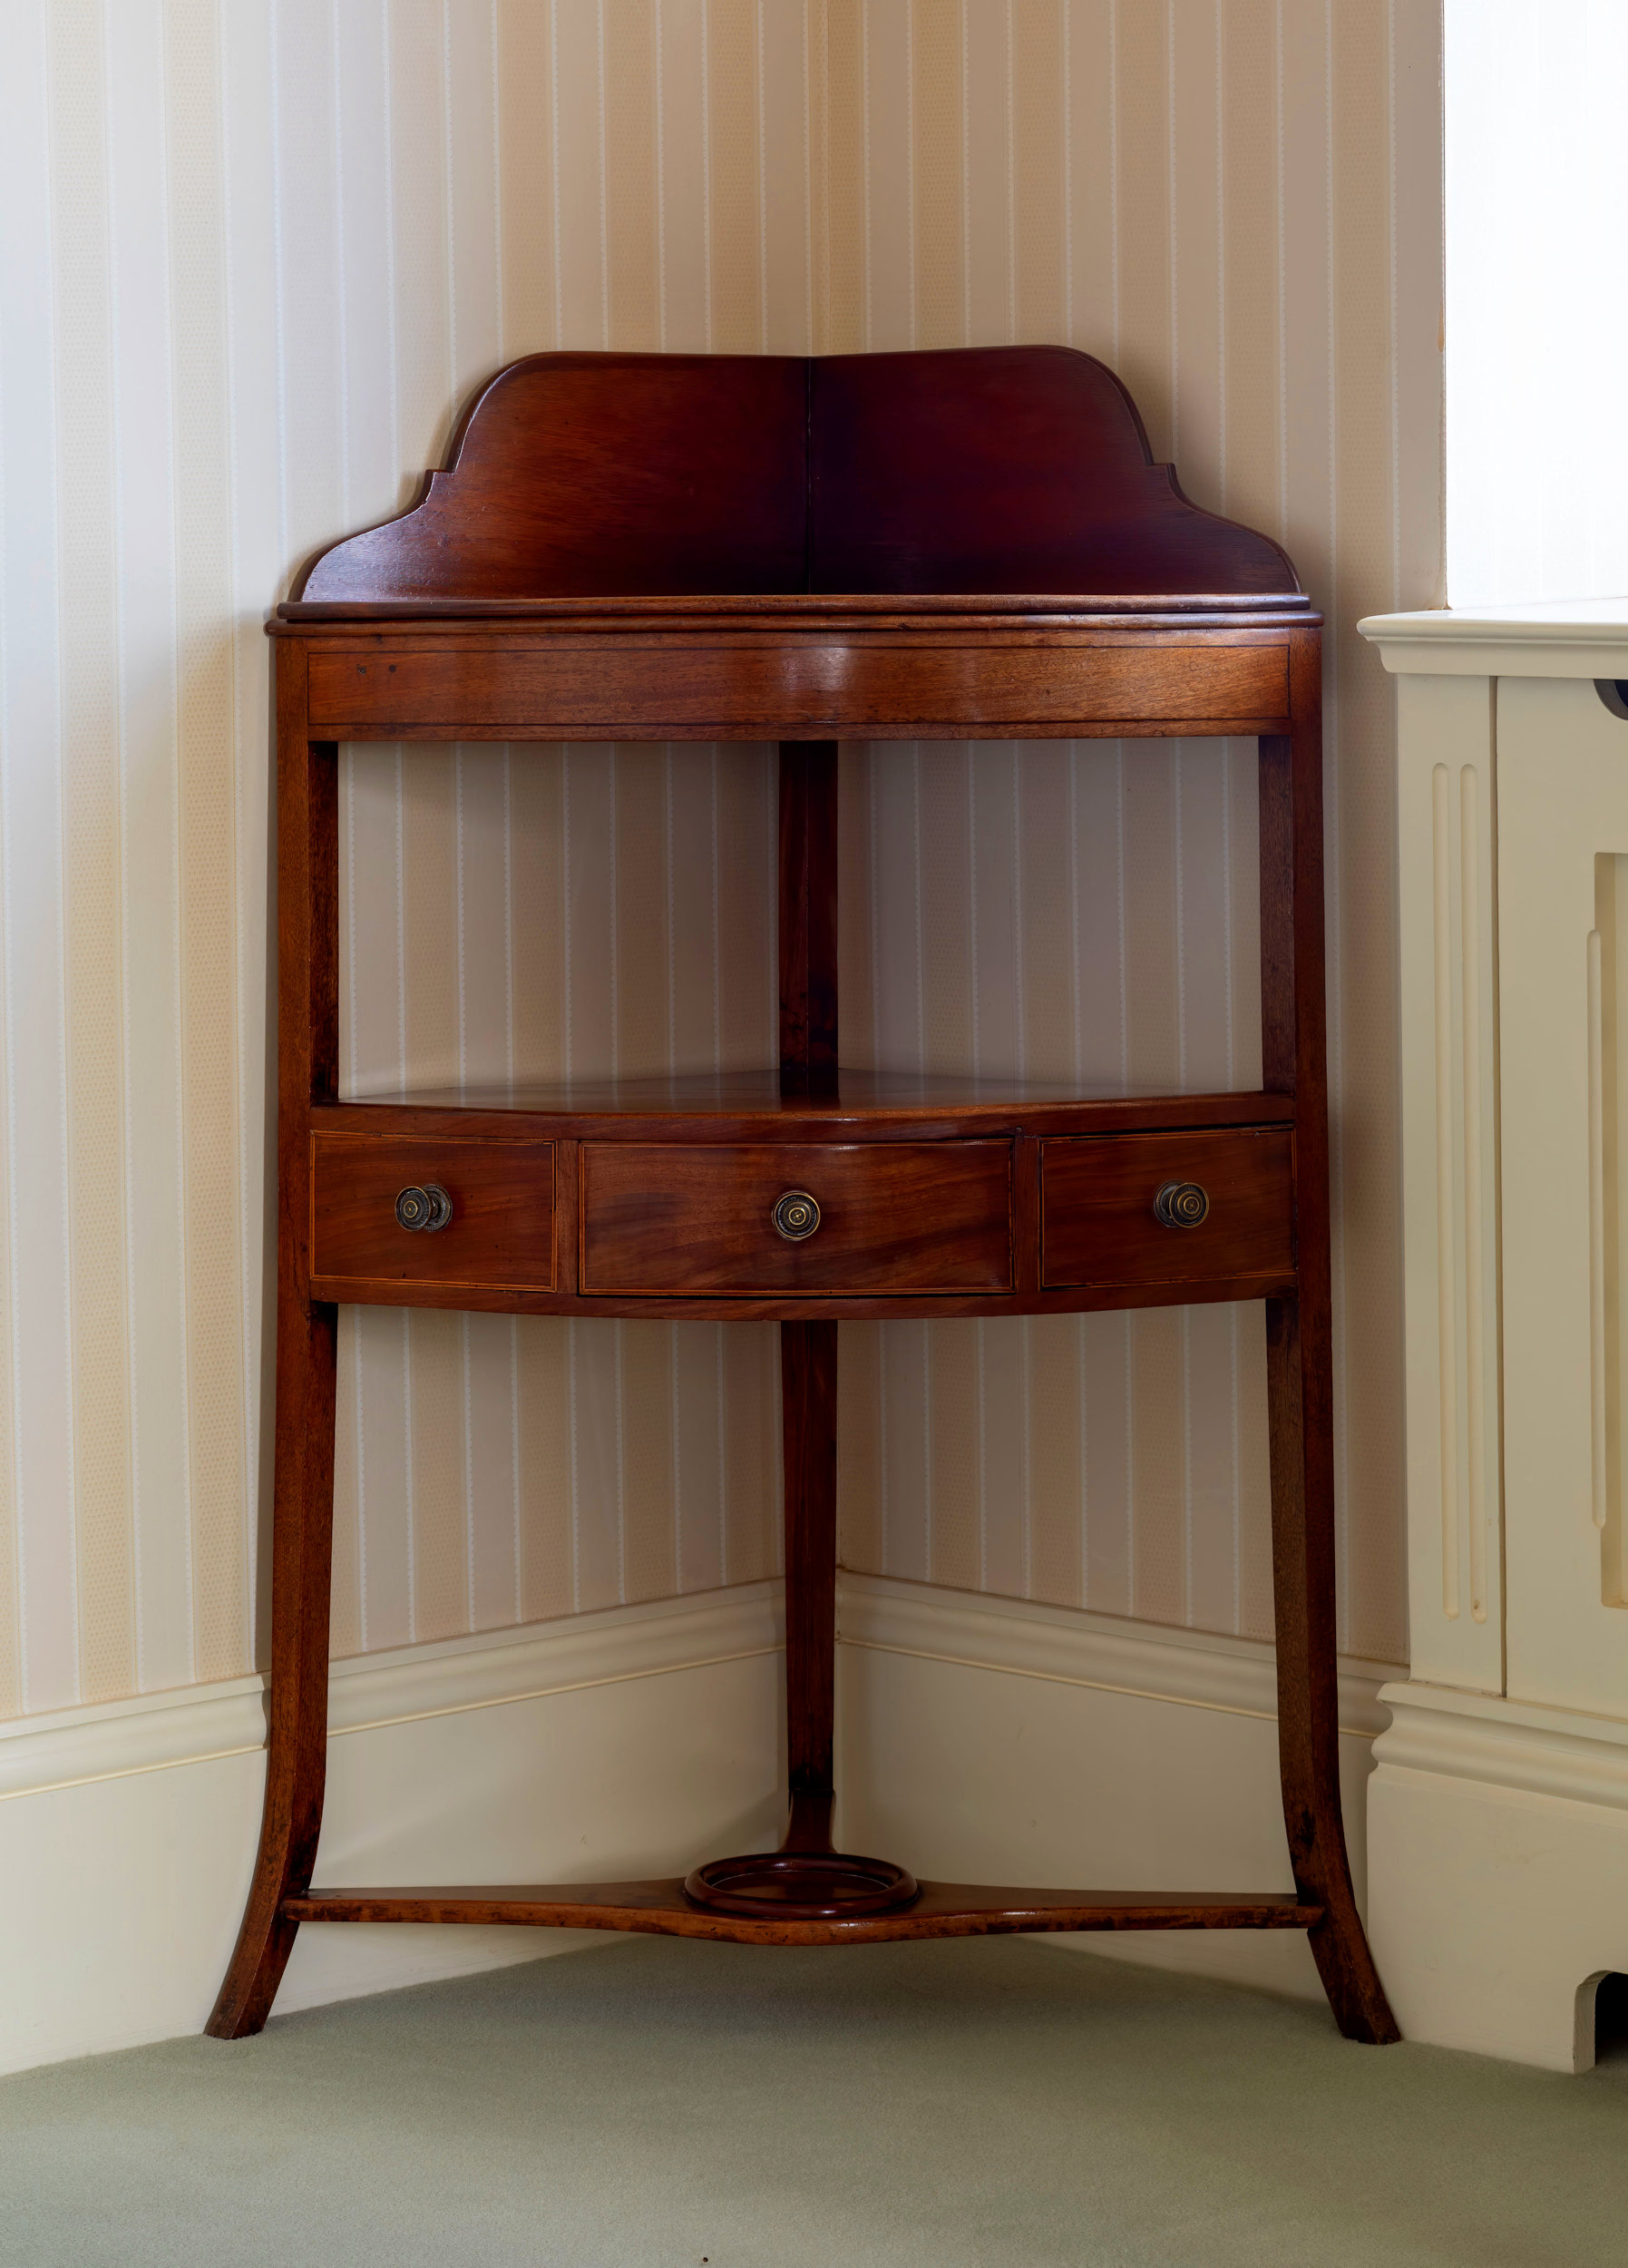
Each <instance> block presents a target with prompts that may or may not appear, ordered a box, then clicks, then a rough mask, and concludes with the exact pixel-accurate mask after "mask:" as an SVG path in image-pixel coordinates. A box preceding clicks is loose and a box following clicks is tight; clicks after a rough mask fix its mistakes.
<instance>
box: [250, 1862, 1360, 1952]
mask: <svg viewBox="0 0 1628 2268" xmlns="http://www.w3.org/2000/svg"><path fill="white" fill-rule="evenodd" d="M282 1912H283V1914H284V1915H285V1916H286V1918H287V1919H288V1921H453V1922H456V1921H462V1922H468V1923H473V1924H475V1925H477V1926H480V1927H491V1926H492V1924H493V1923H508V1922H513V1923H518V1924H521V1925H523V1926H525V1927H528V1928H531V1929H545V1930H646V1931H653V1932H655V1933H657V1934H658V1935H660V1936H666V1937H705V1938H725V1939H730V1940H733V1941H735V1942H736V1943H738V1944H742V1945H872V1944H877V1943H881V1942H882V1941H886V1940H891V1939H897V1938H927V1937H989V1936H996V1935H1002V1934H1012V1933H1015V1932H1018V1931H1038V1930H1309V1929H1311V1927H1312V1925H1313V1924H1314V1923H1316V1922H1318V1921H1321V1919H1322V1913H1323V1910H1322V1908H1321V1906H1318V1905H1307V1904H1304V1903H1302V1901H1301V1900H1299V1899H1298V1898H1296V1897H1294V1896H1293V1895H1292V1894H1288V1895H1280V1894H1275V1893H1272V1892H1268V1893H1266V1894H1264V1895H1261V1896H1252V1895H1250V1894H1249V1893H1247V1892H1236V1891H1218V1892H1203V1891H1194V1892H1182V1891H1168V1892H1167V1891H1151V1892H1128V1891H1122V1890H1121V1891H1097V1890H1028V1889H1012V1888H1009V1887H1002V1886H993V1887H992V1886H990V1885H989V1884H986V1883H982V1882H923V1883H922V1884H921V1896H920V1898H918V1899H917V1900H916V1901H915V1903H914V1904H913V1905H911V1906H910V1907H908V1908H906V1909H905V1910H904V1911H902V1912H894V1913H879V1914H868V1915H864V1916H861V1917H855V1918H854V1919H853V1920H851V1921H788V1920H786V1919H785V1918H784V1917H768V1916H765V1917H763V1918H761V1919H760V1918H758V1917H756V1916H751V1917H747V1916H736V1915H734V1914H723V1913H707V1912H703V1911H700V1910H699V1909H698V1908H697V1907H696V1906H694V1905H692V1904H691V1902H690V1901H689V1900H688V1899H687V1897H686V1896H685V1893H684V1884H683V1882H682V1881H680V1880H678V1878H677V1877H675V1878H674V1879H673V1880H672V1881H670V1882H549V1883H512V1884H510V1883H504V1884H500V1885H498V1886H496V1887H493V1888H487V1889H480V1890H447V1889H431V1890H312V1891H307V1892H306V1893H305V1895H304V1896H303V1897H299V1898H286V1899H284V1901H283V1903H282Z"/></svg>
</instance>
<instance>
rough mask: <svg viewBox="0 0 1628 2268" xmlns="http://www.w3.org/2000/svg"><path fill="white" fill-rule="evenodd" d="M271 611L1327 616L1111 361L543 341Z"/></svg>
mask: <svg viewBox="0 0 1628 2268" xmlns="http://www.w3.org/2000/svg"><path fill="white" fill-rule="evenodd" d="M278 617H279V620H278V622H277V623H276V625H275V626H274V627H276V628H277V629H278V631H282V632H284V633H285V634H287V633H288V632H291V631H298V632H305V631H311V630H317V629H318V628H319V627H320V626H323V625H330V626H338V625H341V624H345V623H349V624H352V625H354V624H356V623H357V622H369V623H371V624H373V625H375V627H379V628H383V627H385V625H387V624H390V623H392V622H394V623H395V624H397V625H400V626H402V627H404V628H405V627H406V626H407V625H408V624H419V625H422V624H424V622H426V621H435V622H444V623H446V624H448V625H449V627H450V626H452V625H453V624H455V623H458V622H463V623H465V624H468V623H470V622H472V621H483V622H495V623H498V624H501V625H502V626H503V627H505V628H512V629H524V628H528V627H531V628H541V627H543V626H545V625H546V626H548V627H550V628H553V629H561V628H564V627H566V626H568V625H569V626H570V627H573V628H577V629H583V628H591V629H594V630H621V631H639V630H654V631H658V632H660V631H669V632H670V631H682V630H684V629H686V628H695V627H700V626H711V627H714V628H716V627H717V626H719V624H720V623H721V622H723V621H728V622H729V623H730V624H731V625H732V626H737V627H741V628H744V629H746V630H748V631H752V632H755V633H756V634H757V635H760V636H761V635H765V634H767V635H768V636H770V637H775V636H786V635H794V634H797V633H798V632H799V631H801V632H803V633H804V634H806V633H807V632H808V631H829V630H830V629H831V628H832V627H833V626H835V625H836V624H838V623H842V622H845V623H846V625H847V626H848V627H851V628H853V629H856V630H860V631H885V630H887V629H888V628H890V627H893V628H901V629H903V628H912V627H915V626H917V625H922V624H925V623H928V622H931V623H934V624H935V625H937V626H938V628H939V629H940V630H941V631H946V632H949V633H950V634H951V635H953V634H954V633H955V632H957V631H961V632H963V633H964V632H965V631H968V630H969V629H970V628H971V627H972V626H973V624H974V623H975V622H976V621H978V619H979V618H980V617H981V618H983V619H985V620H986V621H989V622H990V623H1006V624H1008V625H1010V624H1011V623H1012V622H1013V620H1014V618H1017V619H1018V620H1021V621H1028V622H1031V623H1038V624H1046V625H1058V626H1061V625H1064V624H1066V623H1067V621H1069V620H1071V619H1077V618H1081V617H1085V618H1088V619H1089V621H1091V622H1092V623H1093V624H1096V625H1102V624H1104V623H1105V621H1116V622H1119V623H1122V624H1123V625H1124V626H1125V627H1126V628H1130V629H1141V630H1143V631H1147V630H1159V629H1165V628H1169V627H1176V626H1181V627H1192V626H1194V624H1195V623H1196V622H1197V621H1199V620H1201V619H1205V618H1207V619H1208V620H1209V621H1213V622H1217V623H1221V624H1233V623H1237V624H1239V625H1240V626H1242V625H1243V624H1244V623H1246V622H1247V623H1249V624H1251V625H1260V626H1266V625H1268V624H1274V625H1275V624H1281V623H1282V621H1284V619H1285V618H1288V619H1289V620H1291V621H1293V622H1295V623H1297V624H1304V623H1308V622H1310V621H1315V619H1316V617H1315V616H1314V615H1312V614H1311V609H1310V604H1309V601H1308V600H1307V597H1306V594H1305V593H1304V591H1302V590H1301V587H1300V583H1299V582H1298V579H1297V578H1296V575H1295V572H1294V569H1293V567H1292V564H1291V562H1290V561H1289V560H1288V558H1287V556H1286V555H1285V553H1284V552H1282V549H1281V548H1280V547H1279V546H1278V545H1277V544H1276V543H1273V542H1272V540H1271V538H1270V537H1267V536H1264V535H1261V534H1257V533H1253V532H1252V531H1251V530H1249V529H1247V528H1243V527H1240V526H1238V525H1237V524H1236V523H1233V522H1232V521H1229V520H1223V519H1220V518H1218V517H1217V516H1216V515H1215V514H1214V513H1207V512H1204V511H1201V510H1200V509H1199V508H1198V507H1197V506H1196V505H1195V504H1193V503H1189V501H1188V500H1187V498H1186V497H1184V495H1183V494H1182V492H1181V489H1180V487H1179V485H1178V484H1177V482H1176V478H1175V471H1174V469H1173V467H1171V466H1170V465H1167V464H1155V463H1154V461H1153V455H1152V452H1151V450H1150V449H1149V447H1148V444H1147V437H1146V435H1145V431H1144V428H1143V425H1142V422H1141V419H1140V417H1139V416H1138V415H1137V413H1136V406H1135V404H1134V403H1133V402H1132V400H1131V398H1130V396H1129V395H1128V394H1127V393H1126V390H1125V388H1124V387H1123V386H1122V385H1121V384H1120V382H1119V380H1118V379H1117V378H1116V376H1114V375H1113V373H1112V372H1111V371H1109V370H1108V369H1107V368H1106V367H1105V366H1104V365H1103V364H1102V363H1099V362H1097V361H1094V360H1093V359H1092V357H1090V356H1088V355H1082V354H1077V353H1076V352H1074V351H1073V350H1072V349H1070V348H1067V347H969V348H960V349H956V350H952V351H949V352H933V353H922V354H898V355H839V356H831V357H817V358H804V357H786V356H732V355H716V356H697V355H611V354H602V355H590V354H560V355H534V356H531V357H527V358H526V359H525V360H524V361H522V362H516V363H512V364H511V365H510V366H509V367H508V368H507V369H505V370H502V371H500V372H499V373H498V374H497V376H495V377H494V378H492V380H491V381H490V383H489V384H488V385H486V386H484V387H483V389H482V391H481V392H480V393H479V394H478V395H477V396H476V398H475V400H474V401H473V404H472V405H471V406H470V407H469V409H468V410H467V411H466V412H465V414H464V415H463V419H462V421H461V423H460V425H459V426H458V429H457V431H456V433H455V434H454V436H453V444H452V446H451V449H450V451H449V455H448V462H447V465H446V467H445V469H444V470H443V471H440V472H436V473H432V474H429V475H428V477H427V480H426V482H425V484H424V488H423V490H422V491H421V493H420V495H419V497H418V498H417V500H416V501H415V503H414V505H413V506H412V508H411V509H410V510H409V511H407V512H406V513H404V514H403V515H402V516H401V517H400V518H398V519H395V520H392V521H389V522H387V523H385V524H384V525H383V526H380V527H377V528H373V529H369V530H367V531H365V532H364V533H360V534H357V535H353V536H351V537H349V538H347V539H346V541H344V542H342V543H336V544H335V545H334V546H333V547H332V548H331V549H329V550H327V551H326V552H322V553H321V554H320V555H319V556H318V557H317V558H316V559H315V560H313V561H312V562H309V563H308V565H307V568H306V570H305V571H304V572H303V574H302V575H301V576H300V577H299V578H298V579H297V583H296V591H295V597H294V598H293V600H291V601H289V602H288V604H286V605H285V606H283V607H281V608H279V609H278Z"/></svg>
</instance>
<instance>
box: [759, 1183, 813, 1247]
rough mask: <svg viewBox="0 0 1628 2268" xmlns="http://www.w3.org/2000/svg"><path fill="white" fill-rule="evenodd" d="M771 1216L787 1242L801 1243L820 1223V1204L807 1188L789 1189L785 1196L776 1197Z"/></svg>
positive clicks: (810, 1235)
mask: <svg viewBox="0 0 1628 2268" xmlns="http://www.w3.org/2000/svg"><path fill="white" fill-rule="evenodd" d="M769 1218H770V1219H771V1220H772V1221H773V1222H774V1224H775V1228H776V1230H777V1231H778V1233H779V1234H780V1235H781V1236H783V1237H785V1240H786V1242H787V1244H793V1245H800V1244H801V1243H802V1242H803V1240H804V1237H812V1236H813V1235H814V1230H815V1229H816V1228H817V1227H819V1225H820V1207H819V1204H818V1202H817V1200H816V1199H815V1198H812V1197H810V1196H809V1194H808V1191H807V1190H806V1189H787V1190H786V1192H785V1195H784V1196H783V1197H777V1198H775V1209H774V1211H773V1212H772V1213H771V1214H770V1215H769Z"/></svg>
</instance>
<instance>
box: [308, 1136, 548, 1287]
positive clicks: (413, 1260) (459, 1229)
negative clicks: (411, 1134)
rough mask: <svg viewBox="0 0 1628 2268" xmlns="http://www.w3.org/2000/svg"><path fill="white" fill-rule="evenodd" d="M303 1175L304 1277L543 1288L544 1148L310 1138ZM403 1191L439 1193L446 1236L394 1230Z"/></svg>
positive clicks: (421, 1230) (492, 1143) (434, 1231)
mask: <svg viewBox="0 0 1628 2268" xmlns="http://www.w3.org/2000/svg"><path fill="white" fill-rule="evenodd" d="M311 1166H312V1173H311V1274H312V1275H313V1276H316V1277H319V1278H320V1279H321V1280H322V1281H323V1282H324V1283H325V1284H331V1285H334V1286H339V1285H341V1284H344V1283H346V1282H347V1281H350V1282H355V1283H358V1284H361V1283H367V1284H373V1285H379V1284H385V1283H388V1284H399V1285H400V1286H402V1287H403V1288H404V1290H405V1289H408V1288H410V1287H412V1286H421V1287H424V1288H430V1287H435V1286H441V1287H446V1288H451V1287H453V1286H460V1285H477V1286H488V1287H492V1286H498V1287H512V1288H513V1289H515V1290H524V1291H551V1290H552V1289H553V1287H554V1145H553V1143H552V1142H504V1141H490V1140H487V1141H472V1140H467V1139H456V1138H454V1139H449V1140H445V1141H442V1140H434V1141H419V1140H403V1139H397V1137H395V1135H378V1134H317V1135H313V1137H312V1139H311ZM404 1189H444V1190H445V1192H446V1194H447V1196H448V1198H450V1199H451V1200H452V1215H451V1217H450V1219H449V1220H448V1221H447V1223H446V1225H445V1227H442V1228H417V1229H407V1228H404V1227H402V1225H401V1222H400V1221H399V1220H398V1219H397V1217H396V1210H395V1207H396V1199H397V1198H398V1197H399V1196H400V1195H401V1193H402V1191H403V1190H404ZM334 1296H336V1297H338V1298H341V1299H343V1298H344V1296H345V1294H344V1292H343V1291H336V1293H335V1294H334Z"/></svg>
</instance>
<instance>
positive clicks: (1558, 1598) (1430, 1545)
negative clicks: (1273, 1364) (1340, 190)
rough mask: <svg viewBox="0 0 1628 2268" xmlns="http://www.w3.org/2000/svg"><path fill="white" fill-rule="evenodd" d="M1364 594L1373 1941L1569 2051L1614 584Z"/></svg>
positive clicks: (1608, 1298)
mask: <svg viewBox="0 0 1628 2268" xmlns="http://www.w3.org/2000/svg"><path fill="white" fill-rule="evenodd" d="M1361 627H1362V629H1363V631H1364V632H1365V633H1366V635H1367V636H1369V637H1370V638H1371V639H1372V640H1374V641H1375V642H1376V643H1377V644H1378V646H1379V650H1380V652H1381V654H1382V656H1383V659H1384V660H1385V663H1386V666H1387V667H1388V668H1389V669H1390V670H1393V671H1394V672H1395V673H1396V675H1397V679H1398V689H1397V690H1398V709H1399V757H1398V773H1399V787H1398V797H1399V801H1398V822H1399V878H1400V892H1399V919H1400V959H1401V978H1402V982H1401V1036H1402V1151H1403V1218H1404V1247H1405V1252H1404V1280H1405V1284H1406V1300H1407V1321H1406V1380H1407V1435H1408V1462H1407V1470H1408V1526H1409V1604H1410V1611H1411V1620H1412V1668H1411V1676H1410V1678H1409V1682H1408V1683H1406V1684H1403V1685H1399V1686H1389V1687H1387V1688H1386V1689H1385V1691H1384V1695H1383V1697H1384V1699H1385V1700H1387V1701H1388V1702H1389V1704H1390V1706H1391V1707H1392V1711H1393V1716H1394V1722H1393V1725H1392V1728H1391V1730H1390V1731H1389V1732H1388V1733H1386V1734H1385V1735H1382V1736H1381V1738H1380V1740H1379V1743H1378V1745H1377V1748H1376V1752H1375V1753H1376V1758H1377V1763H1378V1769H1377V1771H1376V1774H1375V1777H1374V1780H1373V1782H1372V1784H1371V1787H1370V1864H1371V1869H1372V1873H1371V1898H1372V1909H1371V1911H1372V1928H1373V1934H1374V1940H1375V1950H1376V1953H1377V1954H1378V1957H1379V1963H1380V1967H1381V1969H1382V1970H1383V1972H1384V1975H1385V1980H1386V1984H1387V1986H1388V1988H1389V1991H1390V1993H1391V1996H1392V1999H1393V2000H1394V2002H1395V2005H1396V2009H1397V2013H1398V2017H1399V2020H1400V2022H1401V2024H1402V2026H1403V2028H1404V2030H1406V2031H1407V2032H1408V2033H1409V2036H1410V2037H1412V2038H1423V2039H1432V2040H1438V2041H1441V2042H1443V2043H1445V2044H1448V2045H1450V2046H1455V2047H1462V2048H1479V2049H1482V2050H1484V2051H1486V2052H1488V2053H1493V2054H1499V2055H1508V2056H1515V2057H1518V2058H1522V2059H1524V2060H1527V2061H1531V2062H1536V2063H1545V2064H1549V2065H1551V2066H1554V2067H1555V2068H1561V2069H1571V2068H1584V2067H1586V2065H1587V2064H1589V2063H1590V2062H1592V2060H1593V2056H1594V2028H1593V2015H1594V1988H1595V1986H1596V1985H1597V1982H1598V1980H1599V1978H1600V1976H1601V1975H1602V1974H1603V1973H1604V1972H1606V1971H1609V1970H1628V1586H1625V1584H1624V1576H1623V1559H1624V1546H1623V1523H1624V1518H1625V1516H1628V1503H1625V1499H1628V1313H1625V1312H1624V1309H1625V1305H1628V700H1625V699H1624V698H1623V690H1622V689H1623V688H1628V601H1624V600H1613V601H1581V602H1578V601H1574V602H1571V603H1569V604H1566V605H1558V604H1545V605H1533V606H1523V607H1513V608H1509V609H1507V610H1504V611H1500V612H1499V613H1497V614H1496V615H1491V614H1475V613H1469V612H1465V611H1443V612H1438V613H1431V614H1398V615H1383V616H1378V617H1375V618H1373V619H1371V620H1370V621H1366V622H1364V623H1363V624H1362V626H1361ZM1500 1442H1501V1443H1502V1455H1501V1458H1500Z"/></svg>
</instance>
